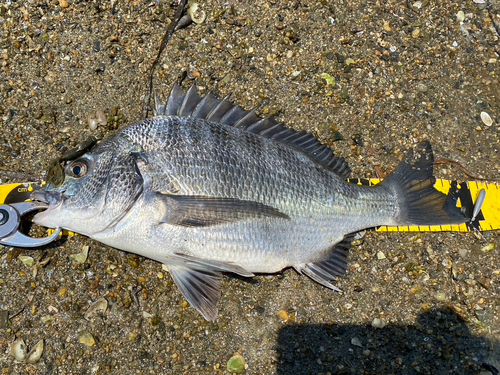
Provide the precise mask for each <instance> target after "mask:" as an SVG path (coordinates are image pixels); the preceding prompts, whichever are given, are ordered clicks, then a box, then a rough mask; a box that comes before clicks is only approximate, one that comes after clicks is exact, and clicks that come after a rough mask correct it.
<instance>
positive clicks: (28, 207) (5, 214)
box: [0, 202, 61, 247]
mask: <svg viewBox="0 0 500 375" xmlns="http://www.w3.org/2000/svg"><path fill="white" fill-rule="evenodd" d="M47 206H48V205H47V204H46V203H43V202H20V203H12V204H2V205H0V244H1V245H5V246H14V247H39V246H44V245H47V244H49V243H51V242H52V241H54V240H56V239H57V238H58V237H59V234H60V233H61V228H56V229H55V232H54V233H53V234H51V235H50V236H47V237H42V238H35V237H29V236H27V235H25V234H23V233H21V232H19V225H20V224H21V218H22V217H23V216H24V215H25V214H27V213H29V212H33V211H38V210H40V209H43V208H47Z"/></svg>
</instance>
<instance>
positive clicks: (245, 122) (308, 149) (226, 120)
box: [154, 83, 351, 179]
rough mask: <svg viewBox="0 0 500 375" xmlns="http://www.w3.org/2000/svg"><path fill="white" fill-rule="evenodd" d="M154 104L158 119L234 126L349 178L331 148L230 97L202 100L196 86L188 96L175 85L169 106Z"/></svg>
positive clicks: (169, 99)
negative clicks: (165, 118)
mask: <svg viewBox="0 0 500 375" xmlns="http://www.w3.org/2000/svg"><path fill="white" fill-rule="evenodd" d="M155 104H156V109H155V111H154V114H155V115H156V116H158V115H166V116H181V117H195V118H200V119H205V120H208V121H212V122H219V123H222V124H225V125H230V126H234V127H236V128H239V129H242V130H245V131H247V132H249V133H254V134H259V135H260V136H262V137H265V138H270V139H273V140H275V141H278V142H280V143H283V144H285V145H287V146H288V147H291V148H293V149H295V150H297V151H300V152H302V153H303V154H305V155H306V156H308V157H309V158H310V159H311V160H313V161H315V162H316V163H318V164H320V165H321V166H323V167H324V168H326V169H328V170H330V171H332V172H334V173H336V174H337V175H338V176H340V177H341V178H343V179H346V178H347V177H348V176H349V173H350V172H351V171H350V169H349V166H348V165H347V163H346V162H345V160H344V159H343V158H338V157H336V156H335V155H334V154H333V151H332V149H330V148H329V147H328V146H327V145H324V144H321V143H320V142H319V141H318V140H317V139H316V138H315V137H314V136H313V135H312V134H309V133H307V132H306V131H301V132H297V131H296V130H294V129H291V128H287V127H286V126H285V125H284V124H283V123H281V122H278V121H276V120H275V119H274V118H273V117H272V116H271V117H266V118H261V117H259V116H258V115H257V114H256V109H252V110H250V111H246V110H244V109H243V108H241V107H240V106H239V105H235V104H233V103H231V101H230V100H229V97H225V98H224V99H222V100H219V99H217V97H216V96H215V95H214V94H213V93H212V92H209V93H208V94H207V95H205V96H204V97H201V96H200V95H199V94H198V90H197V88H196V84H193V85H192V86H191V88H190V89H189V90H188V91H187V93H184V92H183V91H182V89H181V88H180V87H179V85H178V84H177V83H175V84H174V86H173V87H172V91H171V92H170V96H169V98H168V101H167V104H166V105H164V104H161V102H160V101H159V100H158V98H157V97H156V96H155Z"/></svg>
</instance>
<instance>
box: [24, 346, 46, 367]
mask: <svg viewBox="0 0 500 375" xmlns="http://www.w3.org/2000/svg"><path fill="white" fill-rule="evenodd" d="M43 348H44V343H43V340H40V341H38V342H37V344H36V345H35V346H34V347H33V349H31V351H30V352H29V354H28V357H27V358H26V363H30V364H33V363H37V362H38V361H39V360H40V358H41V357H42V354H43Z"/></svg>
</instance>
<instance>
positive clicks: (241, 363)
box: [227, 354, 245, 374]
mask: <svg viewBox="0 0 500 375" xmlns="http://www.w3.org/2000/svg"><path fill="white" fill-rule="evenodd" d="M227 371H229V372H230V373H231V374H241V373H242V372H243V371H245V358H243V357H242V356H241V355H240V354H235V355H234V356H232V357H231V358H230V359H229V361H227Z"/></svg>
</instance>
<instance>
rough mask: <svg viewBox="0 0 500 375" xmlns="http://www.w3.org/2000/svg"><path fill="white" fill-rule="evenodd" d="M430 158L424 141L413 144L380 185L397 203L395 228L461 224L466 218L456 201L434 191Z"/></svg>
mask: <svg viewBox="0 0 500 375" xmlns="http://www.w3.org/2000/svg"><path fill="white" fill-rule="evenodd" d="M433 169H434V155H433V153H432V148H431V144H430V143H429V142H428V141H425V142H421V143H419V144H418V145H417V153H416V154H415V153H414V152H413V150H412V151H410V152H409V153H408V155H407V156H406V157H405V158H404V160H403V161H402V162H401V164H399V166H398V167H397V168H396V170H395V171H394V172H392V174H391V175H389V177H387V178H386V179H385V180H384V181H382V182H381V183H380V185H381V186H384V187H386V188H388V189H391V190H392V191H393V192H394V193H395V196H396V199H397V201H398V203H399V207H400V211H399V215H398V217H397V218H396V221H397V223H398V225H450V224H462V223H465V222H466V221H468V220H469V219H468V218H467V217H466V216H465V215H464V214H463V213H462V212H461V211H460V209H459V208H457V207H456V202H454V201H453V200H452V199H448V196H447V195H446V194H443V193H441V192H439V191H437V190H436V189H434V187H433V186H434V183H435V182H436V178H435V177H434V176H433Z"/></svg>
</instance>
